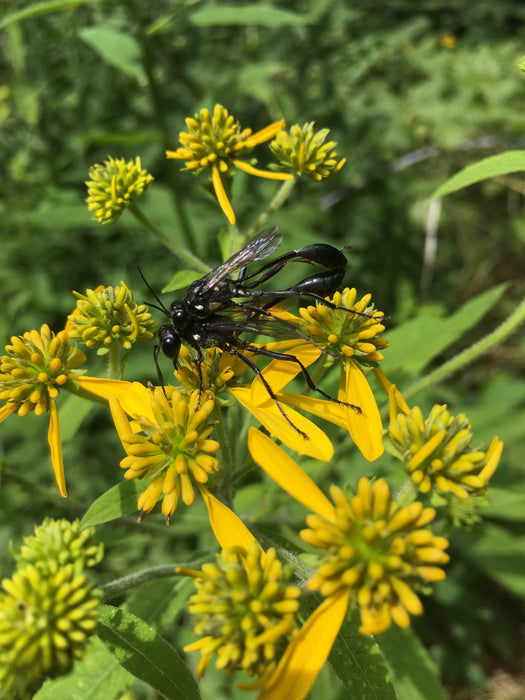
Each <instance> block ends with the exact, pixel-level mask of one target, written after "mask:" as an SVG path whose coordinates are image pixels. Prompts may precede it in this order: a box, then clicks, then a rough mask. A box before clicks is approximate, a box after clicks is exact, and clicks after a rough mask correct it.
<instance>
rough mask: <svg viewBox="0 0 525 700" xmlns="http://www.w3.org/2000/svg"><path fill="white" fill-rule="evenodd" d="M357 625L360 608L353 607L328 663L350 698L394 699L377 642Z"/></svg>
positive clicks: (386, 668)
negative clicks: (361, 631)
mask: <svg viewBox="0 0 525 700" xmlns="http://www.w3.org/2000/svg"><path fill="white" fill-rule="evenodd" d="M359 625H360V617H359V611H358V610H357V608H355V607H354V608H353V610H352V612H351V613H350V615H349V616H348V617H347V619H346V621H345V622H344V624H343V626H342V627H341V630H340V632H339V634H338V635H337V639H336V641H335V644H334V646H333V647H332V651H331V652H330V656H329V661H330V665H331V666H332V668H333V669H334V671H335V672H336V674H337V675H338V677H339V678H340V680H341V681H342V682H343V684H344V686H345V687H346V688H347V689H348V691H349V692H350V694H351V696H352V697H355V698H360V699H361V700H395V698H396V694H395V692H394V688H393V687H392V682H391V679H390V673H389V670H388V667H387V666H386V665H385V662H384V660H383V657H382V656H381V651H380V649H379V647H378V645H377V642H376V640H375V638H374V637H372V636H370V635H365V634H360V632H359ZM400 697H401V696H400Z"/></svg>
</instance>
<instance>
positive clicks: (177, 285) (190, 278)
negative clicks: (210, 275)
mask: <svg viewBox="0 0 525 700" xmlns="http://www.w3.org/2000/svg"><path fill="white" fill-rule="evenodd" d="M199 277H202V275H201V273H200V272H197V271H196V270H179V271H178V272H176V273H175V274H174V275H173V277H172V278H171V279H170V281H169V282H168V284H167V285H166V286H165V287H163V289H162V293H163V294H165V293H166V292H174V291H175V290H177V289H184V287H187V286H188V285H190V284H191V283H192V282H194V281H195V280H196V279H198V278H199Z"/></svg>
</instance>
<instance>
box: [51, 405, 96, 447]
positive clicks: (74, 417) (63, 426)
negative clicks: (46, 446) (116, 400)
mask: <svg viewBox="0 0 525 700" xmlns="http://www.w3.org/2000/svg"><path fill="white" fill-rule="evenodd" d="M92 408H93V404H92V403H91V401H87V400H86V399H83V398H81V397H80V396H75V395H74V394H69V395H68V396H67V398H66V400H65V401H62V402H61V403H60V408H59V409H58V419H59V421H60V434H61V436H62V442H63V443H65V442H67V441H68V440H71V438H72V437H73V436H74V435H75V433H76V432H77V430H78V428H79V427H80V424H81V423H82V421H83V420H84V418H85V417H86V416H87V415H88V413H89V412H90V411H91V409H92Z"/></svg>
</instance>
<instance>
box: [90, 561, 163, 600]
mask: <svg viewBox="0 0 525 700" xmlns="http://www.w3.org/2000/svg"><path fill="white" fill-rule="evenodd" d="M175 575H176V574H175V564H162V565H160V566H153V567H151V568H150V569H145V570H144V571H137V573H135V574H130V575H129V576H123V577H122V578H118V579H116V580H115V581H110V582H109V583H106V584H104V585H103V586H100V589H101V590H102V592H103V593H104V600H106V601H107V600H111V599H112V598H117V597H118V596H121V595H122V594H123V593H125V592H126V591H128V590H129V589H130V588H137V587H138V586H142V585H143V584H144V583H148V581H155V580H156V579H158V578H163V577H166V576H175Z"/></svg>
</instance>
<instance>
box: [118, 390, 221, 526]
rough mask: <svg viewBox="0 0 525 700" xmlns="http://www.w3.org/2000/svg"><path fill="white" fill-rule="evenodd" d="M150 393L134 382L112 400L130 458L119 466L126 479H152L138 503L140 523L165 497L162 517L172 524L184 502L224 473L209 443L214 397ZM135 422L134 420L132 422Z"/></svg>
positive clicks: (214, 443)
mask: <svg viewBox="0 0 525 700" xmlns="http://www.w3.org/2000/svg"><path fill="white" fill-rule="evenodd" d="M165 391H166V394H165V393H164V391H163V389H162V388H161V387H154V388H153V387H152V388H150V389H146V387H144V386H143V385H142V384H139V383H138V382H134V383H133V384H129V385H128V387H127V388H126V389H125V390H124V391H123V392H122V393H121V394H120V395H119V396H118V397H117V396H112V397H110V399H109V402H110V408H111V413H112V415H113V420H114V422H115V427H116V428H117V432H118V434H119V437H120V440H121V442H122V446H123V447H124V449H125V450H126V453H127V457H124V459H123V460H122V461H121V462H120V466H121V467H122V468H123V469H125V470H126V473H125V474H124V477H125V478H126V479H148V480H149V479H151V482H150V483H149V485H148V487H147V488H146V490H145V491H144V492H143V493H142V494H141V496H140V498H139V501H138V508H139V510H140V515H139V520H142V518H143V517H144V514H145V513H149V511H151V510H152V509H153V508H154V506H155V505H156V503H157V500H158V499H159V496H160V494H161V493H162V494H163V499H162V513H163V514H164V516H165V518H166V524H169V522H170V518H171V516H172V515H173V513H174V512H175V509H176V508H177V505H178V502H179V497H182V500H183V501H184V503H185V504H186V505H191V504H192V503H193V501H194V499H195V491H194V486H196V487H197V489H199V490H200V491H201V492H202V489H203V488H204V489H205V484H207V483H208V479H209V477H210V475H212V474H215V473H217V472H218V471H219V463H218V462H217V460H216V459H215V457H213V456H212V453H214V452H216V451H217V450H218V448H219V443H218V442H217V441H216V440H212V439H210V435H211V433H212V431H213V424H212V423H209V422H208V421H209V418H210V415H211V413H212V411H213V408H214V397H213V393H212V392H211V391H210V392H204V393H203V394H202V395H200V394H199V392H198V391H194V392H192V393H191V394H190V395H189V396H183V395H182V394H181V393H180V392H179V391H177V390H176V389H174V388H173V387H166V389H165ZM126 414H128V415H129V416H131V417H132V419H133V421H130V420H129V419H128V417H127V415H126Z"/></svg>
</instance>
